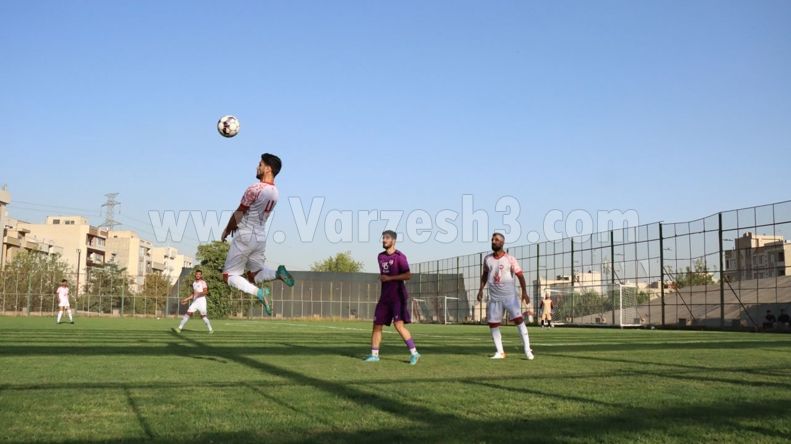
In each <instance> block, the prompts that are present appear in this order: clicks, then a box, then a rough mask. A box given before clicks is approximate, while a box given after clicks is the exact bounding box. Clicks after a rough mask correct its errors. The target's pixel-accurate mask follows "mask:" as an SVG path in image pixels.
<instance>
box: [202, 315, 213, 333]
mask: <svg viewBox="0 0 791 444" xmlns="http://www.w3.org/2000/svg"><path fill="white" fill-rule="evenodd" d="M203 323H204V324H206V327H209V331H211V330H212V328H211V322H209V318H207V317H206V316H203Z"/></svg>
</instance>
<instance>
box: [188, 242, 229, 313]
mask: <svg viewBox="0 0 791 444" xmlns="http://www.w3.org/2000/svg"><path fill="white" fill-rule="evenodd" d="M229 248H230V245H229V244H227V243H225V242H220V241H215V242H211V243H208V244H203V245H199V246H198V253H197V259H198V260H199V261H200V265H199V266H197V267H195V268H196V269H200V270H201V271H202V272H203V280H204V281H206V284H207V285H208V286H209V296H208V298H207V300H206V302H207V305H208V309H209V314H210V316H211V317H214V318H222V317H226V316H228V315H231V314H233V313H234V312H236V311H238V310H240V309H241V306H240V305H239V304H234V300H237V301H240V300H241V298H242V293H241V292H240V291H238V290H234V289H232V288H231V287H229V286H228V284H227V283H225V281H224V280H223V278H222V267H223V265H225V257H226V256H227V255H228V249H229ZM182 287H183V288H181V289H179V295H180V296H182V297H183V296H186V295H187V294H189V293H190V292H191V291H192V281H188V282H183V283H182Z"/></svg>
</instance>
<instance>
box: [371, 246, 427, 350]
mask: <svg viewBox="0 0 791 444" xmlns="http://www.w3.org/2000/svg"><path fill="white" fill-rule="evenodd" d="M395 244H396V233H395V231H392V230H387V231H385V232H384V233H382V248H384V249H385V251H383V252H381V253H379V257H378V258H377V259H378V260H377V262H379V280H380V281H381V282H382V294H381V296H380V297H379V303H377V304H376V311H375V312H374V328H373V332H372V333H371V354H370V355H369V356H368V357H367V358H365V362H379V344H381V343H382V328H384V326H385V325H390V323H391V322H392V323H393V326H394V327H395V329H396V331H398V334H399V335H401V338H402V339H403V340H404V343H405V344H406V346H407V348H408V349H409V353H410V357H409V364H411V365H415V364H417V361H418V359H420V353H418V352H417V348H416V347H415V341H413V340H412V335H411V334H410V333H409V330H407V329H406V327H404V324H409V323H410V322H412V318H411V317H410V316H409V301H408V299H409V295H408V294H407V291H406V284H405V283H404V281H408V280H409V279H410V278H411V277H412V273H410V271H409V262H407V260H406V256H404V253H402V252H400V251H398V250H396V247H395Z"/></svg>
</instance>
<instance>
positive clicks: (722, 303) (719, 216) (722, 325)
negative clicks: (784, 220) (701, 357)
mask: <svg viewBox="0 0 791 444" xmlns="http://www.w3.org/2000/svg"><path fill="white" fill-rule="evenodd" d="M717 220H718V222H719V223H718V227H717V234H718V237H719V251H718V252H717V255H718V256H719V257H720V328H725V275H724V274H723V267H722V256H723V251H722V213H717ZM775 282H777V281H776V280H775ZM758 293H759V292H758V291H756V292H755V294H756V297H757V295H758Z"/></svg>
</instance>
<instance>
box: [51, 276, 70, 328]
mask: <svg viewBox="0 0 791 444" xmlns="http://www.w3.org/2000/svg"><path fill="white" fill-rule="evenodd" d="M55 294H57V295H58V314H57V317H56V322H57V323H58V324H60V320H61V318H63V311H64V310H66V313H68V315H69V323H70V324H73V323H74V318H73V317H72V316H71V305H70V304H69V282H68V281H66V279H63V280H62V281H60V286H59V287H58V289H57V290H55Z"/></svg>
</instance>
